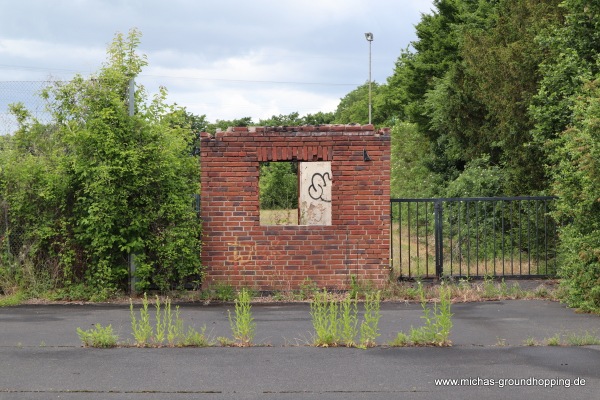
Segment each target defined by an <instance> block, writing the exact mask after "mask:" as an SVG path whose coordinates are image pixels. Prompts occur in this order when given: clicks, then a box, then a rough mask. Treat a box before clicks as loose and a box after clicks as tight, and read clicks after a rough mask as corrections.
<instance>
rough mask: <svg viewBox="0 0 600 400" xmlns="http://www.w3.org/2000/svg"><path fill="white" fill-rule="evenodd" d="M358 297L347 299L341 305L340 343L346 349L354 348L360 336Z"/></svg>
mask: <svg viewBox="0 0 600 400" xmlns="http://www.w3.org/2000/svg"><path fill="white" fill-rule="evenodd" d="M357 303H358V302H357V298H356V297H354V298H353V297H350V296H348V297H346V298H345V299H344V300H342V301H341V303H340V310H339V314H340V315H339V317H340V327H339V328H340V329H339V330H340V342H341V344H343V345H344V346H346V347H354V346H355V345H356V343H355V342H354V339H355V338H356V335H357V334H358V304H357Z"/></svg>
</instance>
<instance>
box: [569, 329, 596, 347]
mask: <svg viewBox="0 0 600 400" xmlns="http://www.w3.org/2000/svg"><path fill="white" fill-rule="evenodd" d="M567 343H568V344H569V345H571V346H593V345H600V338H599V337H598V336H595V335H592V334H591V333H589V332H588V331H586V332H585V333H584V334H579V335H578V334H576V333H572V334H569V335H567Z"/></svg>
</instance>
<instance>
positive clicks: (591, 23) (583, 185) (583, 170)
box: [531, 0, 600, 312]
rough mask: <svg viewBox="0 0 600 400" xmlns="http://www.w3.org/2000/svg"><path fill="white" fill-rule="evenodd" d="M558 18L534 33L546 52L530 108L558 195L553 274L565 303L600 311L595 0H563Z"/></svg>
mask: <svg viewBox="0 0 600 400" xmlns="http://www.w3.org/2000/svg"><path fill="white" fill-rule="evenodd" d="M561 7H562V8H563V9H564V11H565V18H564V23H563V24H561V25H559V26H557V27H555V28H554V29H552V30H548V31H547V32H545V34H544V35H540V38H539V41H540V43H541V45H542V46H543V49H544V50H545V51H546V52H547V54H548V57H547V58H546V59H545V60H544V62H543V63H542V65H541V70H542V72H543V79H542V81H541V83H540V87H539V90H538V93H537V94H536V96H535V98H534V102H533V105H532V107H531V113H532V115H533V117H534V120H535V122H536V126H535V131H534V134H535V138H536V139H537V141H538V143H539V144H540V145H541V146H543V148H544V150H545V151H546V154H547V159H548V162H547V172H548V174H549V176H550V177H551V183H552V189H553V193H554V194H555V195H557V196H558V200H557V210H556V212H555V216H556V217H557V218H558V219H559V220H560V221H562V222H563V225H562V227H561V228H560V239H561V242H560V248H559V249H560V252H559V254H560V255H561V264H560V268H559V274H560V275H561V277H562V278H563V280H562V281H561V283H562V285H563V286H564V287H565V289H566V300H567V302H568V304H569V305H570V306H572V307H579V308H582V309H584V310H588V311H595V312H598V311H599V310H600V256H599V253H598V249H599V248H600V242H599V238H600V202H599V201H598V192H599V190H600V181H599V179H598V177H599V176H600V174H599V172H600V165H599V163H598V160H599V159H600V150H599V149H600V128H599V127H598V120H599V119H600V103H599V101H598V98H599V97H600V89H599V87H600V65H599V64H598V62H597V60H598V54H600V40H599V39H600V33H599V32H600V31H599V30H600V4H598V3H596V2H590V1H583V0H565V1H564V2H563V3H562V4H561Z"/></svg>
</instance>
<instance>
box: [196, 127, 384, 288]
mask: <svg viewBox="0 0 600 400" xmlns="http://www.w3.org/2000/svg"><path fill="white" fill-rule="evenodd" d="M363 150H366V151H367V153H368V155H369V157H370V158H371V161H364V158H363ZM292 160H297V161H331V172H332V180H333V184H332V199H331V206H332V210H331V212H332V215H331V217H332V224H331V225H330V226H261V225H260V222H259V189H258V179H259V163H260V162H262V161H292ZM201 170H202V178H201V182H202V189H201V216H202V220H203V248H202V262H203V264H204V266H205V267H206V272H207V277H206V281H205V282H206V283H207V284H210V283H211V282H217V281H218V282H223V283H226V284H230V285H233V286H235V287H241V286H245V287H252V288H256V289H259V290H286V289H294V288H298V287H299V286H300V285H301V284H302V282H303V281H305V279H306V278H310V279H311V280H312V281H314V282H316V283H317V284H318V285H319V286H320V287H327V288H337V289H344V288H347V287H348V285H349V282H350V276H351V275H357V276H358V278H359V279H360V280H370V281H372V282H373V283H374V284H375V285H376V286H380V285H382V284H383V283H384V282H385V281H386V280H387V279H388V276H389V245H390V243H389V241H390V210H389V198H390V135H389V130H387V129H383V130H379V131H374V129H373V126H372V125H364V126H360V125H322V126H300V127H277V128H271V127H251V128H229V129H228V131H227V132H219V133H217V134H216V135H215V137H212V136H211V135H208V134H202V140H201Z"/></svg>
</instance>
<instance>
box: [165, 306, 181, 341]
mask: <svg viewBox="0 0 600 400" xmlns="http://www.w3.org/2000/svg"><path fill="white" fill-rule="evenodd" d="M164 313H165V324H166V330H167V344H168V345H169V346H170V347H174V346H177V345H179V343H181V338H182V337H183V320H182V319H181V317H180V316H179V306H175V315H173V313H172V311H171V302H170V301H168V299H167V302H166V304H165V311H164ZM173 317H174V319H173Z"/></svg>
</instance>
